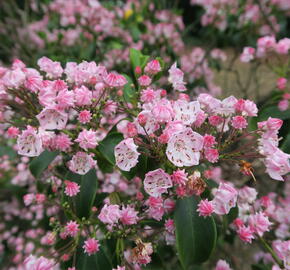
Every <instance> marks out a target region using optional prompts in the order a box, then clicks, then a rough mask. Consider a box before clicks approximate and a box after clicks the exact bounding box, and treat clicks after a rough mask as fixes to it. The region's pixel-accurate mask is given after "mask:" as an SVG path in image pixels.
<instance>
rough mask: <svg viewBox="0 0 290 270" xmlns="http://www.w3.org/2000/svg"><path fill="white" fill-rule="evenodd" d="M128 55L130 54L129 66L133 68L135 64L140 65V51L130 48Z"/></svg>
mask: <svg viewBox="0 0 290 270" xmlns="http://www.w3.org/2000/svg"><path fill="white" fill-rule="evenodd" d="M129 55H130V62H131V66H132V68H133V70H135V68H136V67H137V66H140V65H141V63H140V56H141V52H140V51H138V50H136V49H133V48H131V49H130V53H129Z"/></svg>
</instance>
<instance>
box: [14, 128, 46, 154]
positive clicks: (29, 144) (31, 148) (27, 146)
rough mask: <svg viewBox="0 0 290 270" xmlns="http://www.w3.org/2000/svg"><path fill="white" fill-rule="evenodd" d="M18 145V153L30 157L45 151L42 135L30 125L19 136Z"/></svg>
mask: <svg viewBox="0 0 290 270" xmlns="http://www.w3.org/2000/svg"><path fill="white" fill-rule="evenodd" d="M17 146H18V154H19V155H23V156H28V157H37V156H39V155H40V154H41V152H42V151H43V147H42V141H41V137H40V135H39V134H38V133H37V132H36V130H35V129H34V128H33V127H30V126H28V127H27V129H26V130H23V131H22V133H21V134H20V135H19V136H18V139H17Z"/></svg>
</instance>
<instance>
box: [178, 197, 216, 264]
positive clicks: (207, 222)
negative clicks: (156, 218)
mask: <svg viewBox="0 0 290 270" xmlns="http://www.w3.org/2000/svg"><path fill="white" fill-rule="evenodd" d="M198 202H199V199H197V197H195V196H191V197H187V198H184V199H179V200H178V201H177V204H176V209H175V214H174V221H175V227H176V246H177V251H178V256H179V260H180V262H181V265H182V267H183V269H190V267H192V266H193V265H195V264H200V263H202V262H205V261H206V260H207V259H208V258H209V256H210V255H211V253H212V251H213V249H214V248H215V245H216V238H217V232H216V225H215V222H214V219H213V218H212V217H207V218H204V217H200V216H199V215H198V212H197V211H196V209H197V205H198Z"/></svg>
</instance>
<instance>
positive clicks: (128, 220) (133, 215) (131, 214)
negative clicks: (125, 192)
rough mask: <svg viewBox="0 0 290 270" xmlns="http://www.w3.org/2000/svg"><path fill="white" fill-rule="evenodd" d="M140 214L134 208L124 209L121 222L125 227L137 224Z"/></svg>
mask: <svg viewBox="0 0 290 270" xmlns="http://www.w3.org/2000/svg"><path fill="white" fill-rule="evenodd" d="M137 215H138V212H137V211H135V209H134V208H133V207H132V206H126V207H123V208H122V210H121V217H120V220H121V222H122V223H123V224H124V225H132V224H136V223H137V221H138V216H137Z"/></svg>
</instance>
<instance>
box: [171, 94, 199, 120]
mask: <svg viewBox="0 0 290 270" xmlns="http://www.w3.org/2000/svg"><path fill="white" fill-rule="evenodd" d="M173 110H174V113H175V116H174V120H175V121H181V122H182V123H183V124H184V125H191V124H192V123H194V122H195V121H196V120H197V115H198V113H199V112H201V109H200V104H199V102H198V101H192V102H187V101H185V100H177V101H175V102H174V105H173Z"/></svg>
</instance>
